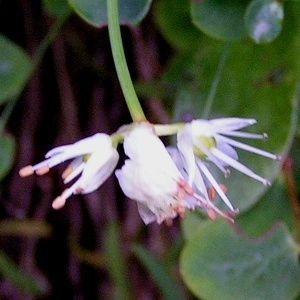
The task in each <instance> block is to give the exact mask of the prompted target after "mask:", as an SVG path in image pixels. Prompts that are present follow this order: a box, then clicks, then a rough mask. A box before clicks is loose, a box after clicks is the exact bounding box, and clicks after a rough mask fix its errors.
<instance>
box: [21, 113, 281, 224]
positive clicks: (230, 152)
mask: <svg viewBox="0 0 300 300" xmlns="http://www.w3.org/2000/svg"><path fill="white" fill-rule="evenodd" d="M254 123H255V120H253V119H240V118H223V119H213V120H201V119H199V120H194V121H192V122H191V123H187V124H178V126H177V127H175V128H176V131H175V133H177V148H176V150H174V149H173V150H171V152H170V151H169V152H168V150H167V149H166V147H165V146H164V144H163V143H162V141H161V140H160V139H159V137H158V135H157V132H158V131H159V130H158V128H160V129H161V128H162V125H158V126H155V125H151V124H149V123H138V124H134V126H127V127H125V128H122V130H119V131H118V132H117V133H115V134H114V135H113V136H109V135H107V134H103V133H98V134H95V135H94V136H92V137H89V138H86V139H83V140H81V141H79V142H77V143H75V144H72V145H66V146H61V147H57V148H54V149H53V150H51V151H49V152H48V153H47V154H46V160H45V161H43V162H41V163H39V164H36V165H34V166H26V167H24V168H22V169H21V170H20V175H21V176H22V177H26V176H28V175H31V174H33V173H34V172H35V173H36V174H37V175H43V174H45V173H47V172H48V171H49V169H50V168H52V167H54V166H55V165H57V164H59V163H61V162H64V161H66V160H69V159H73V160H72V162H71V163H70V165H69V166H68V167H67V169H66V170H65V171H64V172H63V174H62V178H63V180H64V183H66V184H67V183H69V182H70V181H72V180H74V179H75V178H77V180H75V182H74V183H73V185H71V187H69V188H67V189H66V190H65V191H64V192H63V193H62V194H61V195H60V196H59V197H57V198H56V199H55V200H54V201H53V203H52V206H53V208H55V209H59V208H61V207H63V206H64V204H65V202H66V200H67V199H68V198H69V197H70V196H71V195H72V194H78V193H82V194H86V193H90V192H93V191H94V190H96V189H97V188H98V187H99V186H100V185H101V184H102V183H103V182H104V181H105V180H106V179H107V178H108V177H109V176H110V175H111V174H112V172H113V171H114V169H115V167H116V165H117V163H118V160H119V155H118V152H117V150H116V145H117V144H118V143H119V142H123V145H124V151H125V154H126V155H127V157H128V159H126V160H125V162H124V165H123V166H122V168H121V169H119V170H116V172H115V174H116V177H117V179H118V181H119V184H120V186H121V188H122V190H123V192H124V193H125V195H126V196H127V197H128V198H130V199H133V200H135V201H137V204H138V211H139V214H140V216H141V218H142V219H143V221H144V222H145V223H146V224H149V223H151V222H153V221H157V222H158V223H159V224H160V223H162V222H164V221H166V222H167V223H170V222H171V221H172V219H173V218H175V217H176V216H178V215H179V216H181V217H183V216H184V214H185V211H186V210H187V209H189V210H190V209H191V210H194V209H196V208H201V209H203V210H204V211H205V212H206V213H207V215H208V216H209V217H210V218H211V219H215V218H216V217H217V215H221V216H223V217H224V218H226V219H228V220H232V217H233V215H234V214H235V213H236V212H237V210H236V209H235V208H234V207H233V205H232V204H231V202H230V200H229V199H228V197H227V196H226V187H225V186H224V185H222V184H219V183H218V182H217V181H216V180H215V178H214V176H213V175H212V173H211V172H210V170H209V165H208V163H213V164H215V165H216V166H217V167H218V168H219V169H220V170H221V171H222V172H223V173H224V175H225V177H226V176H228V175H229V174H230V172H229V169H228V167H232V168H234V169H236V170H238V171H240V172H242V173H244V174H246V175H248V176H250V177H252V178H254V179H256V180H258V181H261V182H262V183H263V184H265V185H270V182H269V181H268V180H267V179H265V178H262V177H261V176H259V175H258V174H256V173H254V172H253V171H251V170H250V169H249V168H247V167H246V166H244V165H242V164H241V163H240V162H238V155H237V153H236V151H235V149H234V148H233V147H236V148H240V149H243V150H246V151H249V152H252V153H255V154H258V155H261V156H265V157H268V158H271V159H274V160H276V159H279V157H277V156H276V155H273V154H271V153H269V152H266V151H263V150H260V149H257V148H254V147H251V146H249V145H246V144H243V143H241V142H238V141H236V140H234V139H232V138H230V137H241V138H255V139H257V138H265V137H266V135H265V134H262V135H259V134H252V133H246V132H241V131H239V129H241V128H244V127H246V126H249V125H252V124H254ZM164 127H165V129H166V131H168V129H167V128H168V125H165V126H164ZM172 128H174V126H173V127H172ZM172 133H173V132H172ZM116 141H117V142H116ZM216 195H219V197H220V198H221V199H222V200H223V201H224V203H225V204H226V205H227V206H228V208H229V211H228V212H222V211H221V210H220V209H219V208H217V207H216V206H215V205H214V204H213V202H212V200H213V199H214V198H215V197H216Z"/></svg>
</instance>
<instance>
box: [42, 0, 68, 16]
mask: <svg viewBox="0 0 300 300" xmlns="http://www.w3.org/2000/svg"><path fill="white" fill-rule="evenodd" d="M43 5H44V8H45V9H46V10H47V11H48V12H49V13H50V14H52V15H55V16H60V15H62V14H68V13H70V12H71V7H70V5H69V4H68V1H67V0H43Z"/></svg>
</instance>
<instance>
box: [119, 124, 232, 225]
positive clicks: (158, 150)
mask: <svg viewBox="0 0 300 300" xmlns="http://www.w3.org/2000/svg"><path fill="white" fill-rule="evenodd" d="M124 150H125V153H126V155H127V156H128V157H129V159H127V160H126V161H125V164H124V165H123V167H122V169H121V170H117V171H116V176H117V178H118V180H119V183H120V186H121V188H122V190H123V192H124V193H125V195H126V196H127V197H129V198H131V199H133V200H136V201H137V202H138V209H139V213H140V216H141V218H142V219H143V221H144V222H145V223H146V224H149V223H150V222H153V221H155V220H156V221H157V222H158V223H159V224H160V223H162V222H163V221H167V222H170V221H171V220H172V219H173V218H175V217H176V216H177V215H180V216H184V212H185V210H186V209H195V207H196V206H199V207H203V208H205V209H206V210H207V211H210V212H213V213H212V214H210V216H212V215H215V213H217V214H220V215H222V216H224V217H225V218H228V219H231V218H230V217H228V216H227V215H225V214H224V213H222V212H221V211H219V210H218V209H217V208H216V207H215V206H214V205H213V204H212V203H211V202H210V201H209V199H205V198H203V197H201V196H200V195H197V194H195V193H194V191H193V190H192V189H191V187H190V186H189V185H188V184H187V182H186V181H185V180H184V178H183V177H182V175H181V173H180V172H179V170H178V168H177V167H176V165H175V163H174V162H173V160H172V158H171V156H170V155H169V153H168V152H167V150H166V148H165V146H164V145H163V143H162V142H161V140H160V139H159V138H158V137H157V136H156V135H155V134H154V132H153V129H152V127H150V125H146V124H144V125H136V127H135V128H134V129H133V130H132V131H131V132H130V133H129V134H128V136H126V137H125V139H124Z"/></svg>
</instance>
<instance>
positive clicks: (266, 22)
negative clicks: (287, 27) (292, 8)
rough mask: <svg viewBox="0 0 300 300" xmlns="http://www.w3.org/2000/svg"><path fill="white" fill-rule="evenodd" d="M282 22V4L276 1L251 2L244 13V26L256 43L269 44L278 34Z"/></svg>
mask: <svg viewBox="0 0 300 300" xmlns="http://www.w3.org/2000/svg"><path fill="white" fill-rule="evenodd" d="M282 20H283V6H282V3H280V2H278V1H276V0H253V1H252V2H251V3H250V4H249V6H248V8H247V11H246V15H245V24H246V28H247V31H248V34H249V36H250V37H251V38H252V39H253V40H254V41H255V42H256V43H258V44H259V43H269V42H271V41H273V40H274V39H275V38H276V37H277V36H278V35H279V33H280V31H281V27H282Z"/></svg>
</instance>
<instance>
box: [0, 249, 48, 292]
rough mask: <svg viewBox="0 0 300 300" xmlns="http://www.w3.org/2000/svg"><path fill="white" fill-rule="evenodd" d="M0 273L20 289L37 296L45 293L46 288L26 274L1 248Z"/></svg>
mask: <svg viewBox="0 0 300 300" xmlns="http://www.w3.org/2000/svg"><path fill="white" fill-rule="evenodd" d="M0 274H1V275H2V276H3V277H4V278H7V279H9V280H10V281H11V282H12V283H13V284H14V285H15V286H16V287H17V288H18V289H20V290H21V291H25V292H27V293H30V294H32V295H35V296H40V295H42V294H44V293H45V291H46V288H45V287H42V286H40V285H39V284H38V283H37V282H36V281H35V280H34V279H33V278H31V277H30V276H28V275H26V274H25V273H24V272H23V271H22V270H21V269H20V268H19V267H18V266H17V265H16V264H15V263H14V262H13V261H12V260H11V259H10V258H9V257H7V255H6V254H5V253H4V252H3V251H1V250H0Z"/></svg>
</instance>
